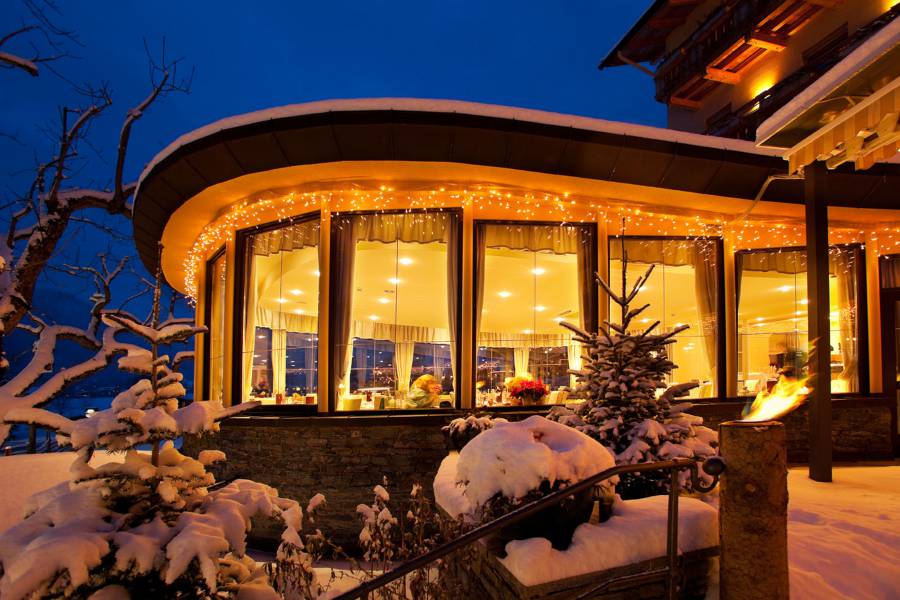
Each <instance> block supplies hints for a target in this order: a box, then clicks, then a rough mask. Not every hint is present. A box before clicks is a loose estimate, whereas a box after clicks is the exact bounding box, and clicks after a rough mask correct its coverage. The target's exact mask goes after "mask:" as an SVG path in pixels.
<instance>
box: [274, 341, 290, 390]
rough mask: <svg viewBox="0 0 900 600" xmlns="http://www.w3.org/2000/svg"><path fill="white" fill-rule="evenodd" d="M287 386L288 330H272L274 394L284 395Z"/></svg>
mask: <svg viewBox="0 0 900 600" xmlns="http://www.w3.org/2000/svg"><path fill="white" fill-rule="evenodd" d="M286 386H287V330H285V329H273V330H272V394H273V395H274V394H283V393H284V391H285V387H286Z"/></svg>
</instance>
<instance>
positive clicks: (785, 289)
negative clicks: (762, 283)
mask: <svg viewBox="0 0 900 600" xmlns="http://www.w3.org/2000/svg"><path fill="white" fill-rule="evenodd" d="M775 289H776V290H778V291H779V292H789V291H791V290H792V289H794V286H792V285H780V286H778V287H777V288H775Z"/></svg>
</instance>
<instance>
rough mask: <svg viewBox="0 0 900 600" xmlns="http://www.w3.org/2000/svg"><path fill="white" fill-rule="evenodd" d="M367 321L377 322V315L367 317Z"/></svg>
mask: <svg viewBox="0 0 900 600" xmlns="http://www.w3.org/2000/svg"><path fill="white" fill-rule="evenodd" d="M369 320H370V321H377V320H378V315H369Z"/></svg>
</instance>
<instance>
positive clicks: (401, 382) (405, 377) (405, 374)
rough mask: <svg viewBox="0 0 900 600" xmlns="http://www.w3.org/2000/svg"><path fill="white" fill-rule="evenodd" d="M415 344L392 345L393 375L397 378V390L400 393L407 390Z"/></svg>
mask: <svg viewBox="0 0 900 600" xmlns="http://www.w3.org/2000/svg"><path fill="white" fill-rule="evenodd" d="M415 348H416V343H415V342H397V343H395V344H394V373H395V374H396V376H397V389H398V390H399V391H401V392H405V391H408V390H409V379H410V375H412V364H413V354H414V353H415Z"/></svg>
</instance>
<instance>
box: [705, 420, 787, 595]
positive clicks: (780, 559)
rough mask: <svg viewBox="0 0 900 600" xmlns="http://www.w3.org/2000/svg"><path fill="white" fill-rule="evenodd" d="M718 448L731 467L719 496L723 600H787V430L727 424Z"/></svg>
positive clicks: (766, 424)
mask: <svg viewBox="0 0 900 600" xmlns="http://www.w3.org/2000/svg"><path fill="white" fill-rule="evenodd" d="M719 443H720V449H719V451H720V454H721V456H722V458H723V460H724V462H725V465H726V467H727V469H726V471H725V473H724V475H723V477H722V482H721V484H720V492H719V493H720V504H719V547H720V552H721V555H720V563H719V593H720V596H721V598H722V600H784V599H787V598H788V597H789V595H790V592H789V588H788V551H787V506H788V491H787V451H786V449H785V434H784V424H783V423H779V422H777V421H766V422H760V423H754V422H742V421H728V422H725V423H722V424H721V425H720V427H719Z"/></svg>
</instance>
